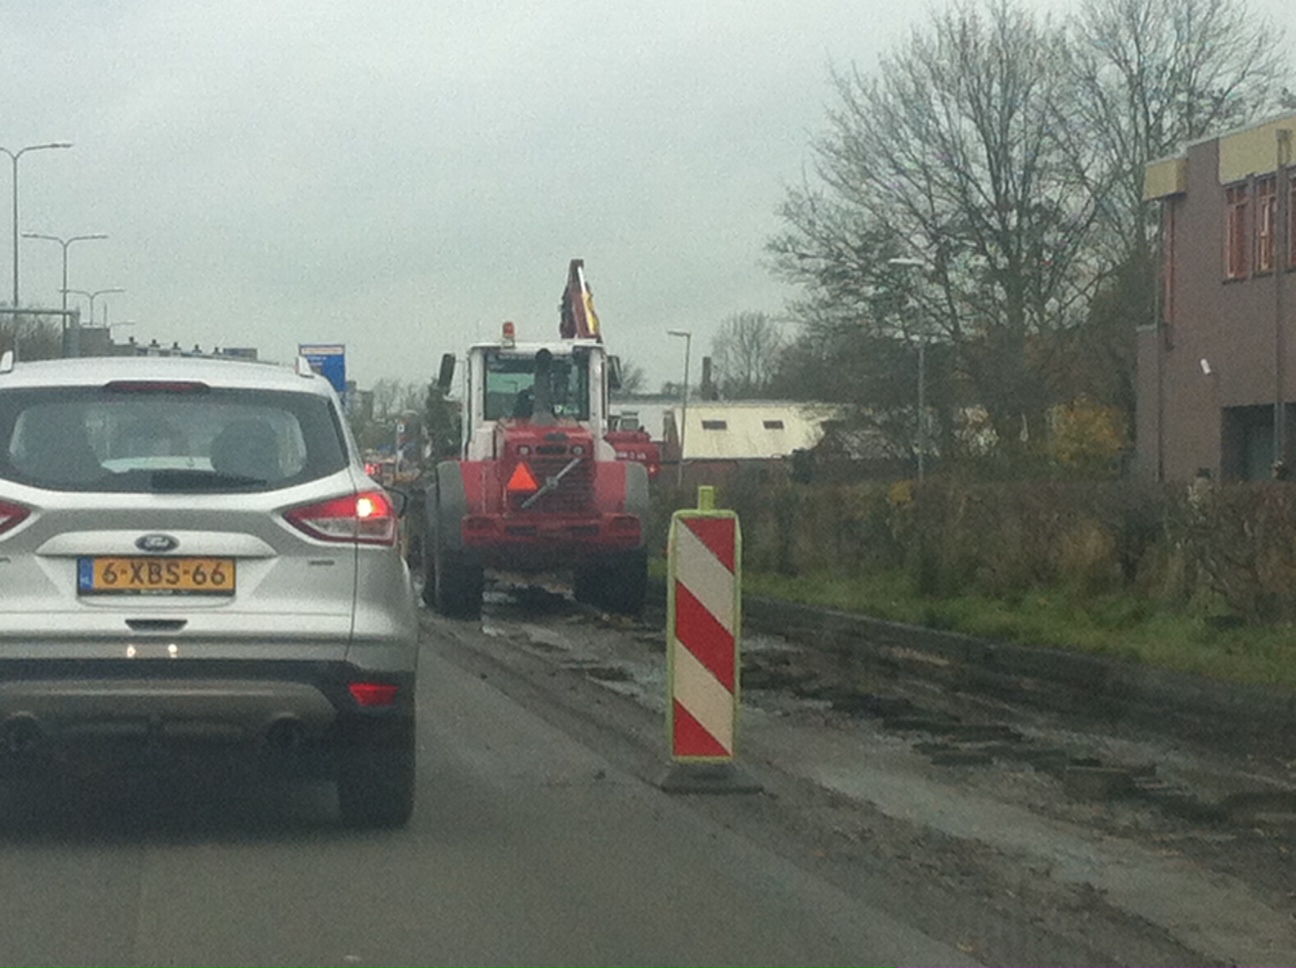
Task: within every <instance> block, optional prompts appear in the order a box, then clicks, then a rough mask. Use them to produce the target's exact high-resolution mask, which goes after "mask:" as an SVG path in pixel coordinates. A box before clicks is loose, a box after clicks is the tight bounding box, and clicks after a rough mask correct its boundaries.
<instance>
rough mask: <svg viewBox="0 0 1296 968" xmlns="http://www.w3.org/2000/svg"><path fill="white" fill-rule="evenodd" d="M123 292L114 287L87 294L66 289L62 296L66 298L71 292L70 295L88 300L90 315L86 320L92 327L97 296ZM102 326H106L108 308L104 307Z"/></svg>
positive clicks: (118, 287)
mask: <svg viewBox="0 0 1296 968" xmlns="http://www.w3.org/2000/svg"><path fill="white" fill-rule="evenodd" d="M125 291H126V290H125V289H122V288H121V287H120V286H114V287H113V288H111V289H96V290H95V291H94V292H87V291H86V290H84V289H68V290H67V291H66V292H65V293H64V295H65V296H66V295H67V293H69V292H71V293H76V295H78V296H85V297H86V298H87V299H89V300H90V314H89V315H88V316H87V317H86V318H87V319H89V320H90V325H91V326H93V325H94V324H95V314H94V301H95V299H96V298H97V297H99V296H102V295H104V294H105V293H109V292H125ZM104 325H105V326H106V325H108V308H107V307H106V306H105V307H104Z"/></svg>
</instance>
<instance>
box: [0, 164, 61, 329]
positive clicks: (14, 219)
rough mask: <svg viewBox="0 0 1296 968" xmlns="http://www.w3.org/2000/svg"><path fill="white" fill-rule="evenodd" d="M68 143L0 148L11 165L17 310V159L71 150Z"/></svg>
mask: <svg viewBox="0 0 1296 968" xmlns="http://www.w3.org/2000/svg"><path fill="white" fill-rule="evenodd" d="M71 147H72V142H70V141H52V142H50V143H49V144H45V145H27V146H26V147H25V148H19V149H18V150H17V151H10V150H9V149H8V148H0V152H3V153H4V154H6V155H8V156H9V160H10V161H11V162H12V163H13V306H12V307H11V308H13V309H17V308H18V159H19V158H21V157H22V156H23V155H25V154H26V153H27V152H29V151H45V150H46V149H48V148H71Z"/></svg>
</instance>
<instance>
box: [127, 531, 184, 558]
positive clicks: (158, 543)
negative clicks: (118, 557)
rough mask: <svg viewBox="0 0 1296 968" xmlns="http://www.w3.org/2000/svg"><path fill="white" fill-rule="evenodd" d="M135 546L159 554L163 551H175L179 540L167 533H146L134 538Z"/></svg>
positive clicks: (178, 545)
mask: <svg viewBox="0 0 1296 968" xmlns="http://www.w3.org/2000/svg"><path fill="white" fill-rule="evenodd" d="M135 547H136V548H138V549H139V550H140V551H148V552H151V553H152V554H161V553H162V552H164V551H175V550H176V548H178V547H180V542H179V541H177V540H176V539H175V538H173V537H171V535H169V534H146V535H143V536H141V537H139V538H136V539H135Z"/></svg>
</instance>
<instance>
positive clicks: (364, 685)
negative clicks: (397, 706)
mask: <svg viewBox="0 0 1296 968" xmlns="http://www.w3.org/2000/svg"><path fill="white" fill-rule="evenodd" d="M347 689H349V690H350V691H351V696H352V698H354V699H355V701H356V703H357V704H358V705H360V706H390V705H393V704H394V703H395V702H396V693H398V692H400V686H394V685H392V684H391V683H389V682H353V683H351V684H350V685H349V686H347Z"/></svg>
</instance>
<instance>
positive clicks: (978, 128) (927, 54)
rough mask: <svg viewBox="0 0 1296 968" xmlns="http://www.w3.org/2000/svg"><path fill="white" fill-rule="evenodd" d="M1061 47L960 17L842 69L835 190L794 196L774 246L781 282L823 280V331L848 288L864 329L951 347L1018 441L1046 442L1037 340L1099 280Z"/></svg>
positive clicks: (1026, 22) (1029, 17)
mask: <svg viewBox="0 0 1296 968" xmlns="http://www.w3.org/2000/svg"><path fill="white" fill-rule="evenodd" d="M1064 41H1065V35H1064V34H1063V32H1062V30H1061V28H1059V27H1055V26H1053V24H1052V23H1051V22H1050V21H1048V20H1047V19H1041V18H1037V17H1036V16H1035V15H1033V14H1032V13H1030V12H1029V11H1028V10H1026V9H1025V8H1023V7H1021V6H1019V5H1016V4H1014V3H1011V2H1008V0H993V2H991V3H989V4H987V5H985V7H984V9H979V8H977V7H975V6H973V5H972V4H970V3H965V4H957V5H955V6H953V7H952V8H950V9H949V10H947V11H945V12H942V13H938V14H935V15H934V16H933V18H932V20H931V22H930V24H929V26H928V28H927V29H926V30H919V31H915V32H914V33H913V35H912V36H911V37H910V39H909V40H908V42H907V43H905V44H903V45H901V47H900V48H899V49H898V50H897V51H896V52H895V53H893V54H891V55H890V56H888V57H884V58H883V60H882V63H881V65H880V68H879V70H878V72H877V74H876V75H875V76H871V77H870V76H865V75H864V74H862V73H861V72H860V71H859V70H858V69H857V68H853V69H851V70H849V71H835V72H834V74H833V76H832V80H833V85H834V89H835V95H836V104H835V106H834V107H833V108H832V109H831V110H830V111H829V116H828V117H829V126H830V127H829V132H828V134H827V135H825V136H824V137H821V138H820V139H819V140H818V141H816V142H815V144H814V151H815V154H816V157H817V165H816V171H817V174H818V176H819V178H820V179H821V181H822V183H823V186H824V187H823V188H822V189H812V188H805V189H802V190H801V191H799V192H794V193H792V194H791V195H790V197H789V199H788V204H787V205H785V207H784V211H783V214H784V217H785V219H786V220H787V221H788V223H789V225H790V228H791V231H790V232H789V233H788V234H786V235H785V236H783V237H782V238H780V239H776V240H775V242H774V244H773V248H774V251H775V252H776V253H777V254H778V255H779V257H780V260H779V265H780V268H781V269H782V270H783V271H784V272H785V273H789V274H791V275H793V276H796V275H798V274H801V275H804V274H806V273H809V274H811V275H813V277H814V278H815V279H816V281H817V285H816V287H815V289H814V290H812V291H811V304H812V305H811V308H812V309H813V310H815V311H816V315H817V316H818V317H819V320H820V321H821V322H822V323H826V324H827V325H829V326H840V325H842V324H843V323H844V322H845V323H847V324H849V323H850V322H851V320H850V319H849V318H847V319H843V318H842V317H841V316H840V315H837V314H835V313H833V312H832V311H831V309H829V307H826V306H824V304H823V301H822V299H820V300H819V301H818V303H817V305H816V299H815V296H816V295H818V296H819V297H823V296H831V295H832V294H834V293H840V292H843V291H845V292H846V293H847V294H849V295H851V296H853V298H851V299H849V303H850V304H851V305H850V306H849V307H848V314H849V315H851V316H853V317H854V319H853V323H854V325H861V326H866V327H869V328H871V329H872V330H873V331H874V332H876V333H877V334H879V335H885V336H892V337H895V336H899V337H902V338H908V339H910V340H911V341H914V342H916V341H918V340H927V341H936V342H939V343H942V344H945V345H947V346H949V347H951V348H953V350H954V351H955V354H956V356H957V360H958V366H959V368H960V370H961V371H962V373H963V374H964V376H965V377H966V379H967V380H969V381H970V383H971V384H972V386H973V387H974V389H975V392H976V395H977V397H978V399H979V402H981V403H982V404H983V405H984V406H985V407H986V409H987V411H988V412H989V414H990V417H991V420H992V422H993V424H994V426H995V428H996V429H997V430H998V431H999V437H1000V440H1001V441H1002V442H1004V443H1006V444H1009V445H1011V444H1014V443H1015V442H1016V441H1018V440H1020V439H1021V437H1022V435H1021V432H1020V431H1021V428H1022V426H1023V425H1025V426H1027V427H1029V428H1030V429H1031V431H1032V435H1035V434H1037V433H1038V432H1040V431H1041V430H1042V425H1043V416H1044V412H1045V409H1046V407H1047V404H1048V403H1049V402H1050V400H1049V390H1048V387H1047V382H1046V380H1045V378H1044V374H1043V373H1042V372H1041V370H1040V368H1039V366H1038V360H1037V359H1036V357H1037V356H1038V343H1039V340H1040V337H1041V336H1042V335H1046V334H1050V333H1053V332H1056V331H1059V330H1062V329H1065V328H1067V327H1069V326H1072V325H1075V324H1076V322H1077V321H1078V320H1079V319H1080V318H1082V315H1083V307H1084V302H1085V297H1086V296H1087V293H1088V290H1089V287H1090V286H1091V285H1092V280H1093V278H1094V275H1095V274H1094V272H1093V271H1091V270H1089V269H1087V267H1085V266H1084V265H1083V260H1084V258H1085V256H1086V251H1087V250H1086V248H1085V243H1086V240H1087V236H1088V231H1089V228H1090V226H1091V224H1092V221H1093V218H1094V209H1095V200H1094V198H1093V196H1092V195H1091V194H1090V193H1089V192H1088V191H1087V190H1086V188H1087V186H1086V185H1085V184H1084V182H1083V181H1082V180H1081V179H1079V178H1078V177H1077V174H1076V172H1075V169H1074V166H1072V165H1071V164H1069V159H1068V158H1067V157H1066V156H1065V154H1064V151H1065V149H1064V146H1063V145H1062V144H1061V143H1059V140H1058V139H1057V137H1056V127H1057V125H1058V124H1059V123H1060V122H1061V120H1062V119H1064V118H1065V116H1066V96H1067V94H1068V86H1067V83H1066V79H1065V77H1064V75H1063V72H1062V70H1061V68H1062V67H1063V64H1064V59H1063V54H1062V49H1063V44H1064ZM895 259H900V260H904V261H907V262H909V263H912V264H913V265H912V266H910V267H908V269H909V271H906V272H897V267H896V265H895V263H894V262H893V261H892V260H895ZM825 309H828V310H829V311H828V312H826V313H825V312H823V311H824V310H825Z"/></svg>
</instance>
